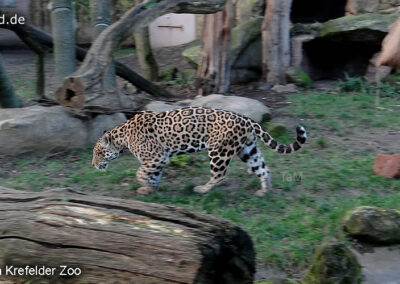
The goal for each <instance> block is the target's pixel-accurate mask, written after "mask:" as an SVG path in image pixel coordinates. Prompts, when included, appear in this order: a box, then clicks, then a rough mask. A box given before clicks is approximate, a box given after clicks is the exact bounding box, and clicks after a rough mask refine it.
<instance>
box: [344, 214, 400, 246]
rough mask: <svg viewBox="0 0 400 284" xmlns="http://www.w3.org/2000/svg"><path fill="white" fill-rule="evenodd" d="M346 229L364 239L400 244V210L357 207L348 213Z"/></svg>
mask: <svg viewBox="0 0 400 284" xmlns="http://www.w3.org/2000/svg"><path fill="white" fill-rule="evenodd" d="M344 230H345V231H346V232H347V233H348V234H349V235H350V236H352V237H354V238H357V239H360V240H363V241H368V242H373V243H379V244H395V243H397V244H400V211H398V210H385V209H379V208H375V207H357V208H355V209H354V210H352V211H351V212H349V213H348V214H347V216H346V218H345V224H344Z"/></svg>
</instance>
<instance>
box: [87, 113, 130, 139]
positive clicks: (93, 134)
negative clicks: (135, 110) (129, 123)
mask: <svg viewBox="0 0 400 284" xmlns="http://www.w3.org/2000/svg"><path fill="white" fill-rule="evenodd" d="M125 121H126V116H125V114H123V113H114V114H111V115H98V116H96V117H95V118H94V119H92V120H91V121H89V125H88V127H89V134H88V140H87V143H88V144H94V143H96V141H97V140H98V139H99V138H100V137H101V136H102V135H103V133H104V131H105V130H111V129H112V128H114V127H115V126H117V125H120V124H121V123H124V122H125Z"/></svg>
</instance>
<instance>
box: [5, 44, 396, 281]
mask: <svg viewBox="0 0 400 284" xmlns="http://www.w3.org/2000/svg"><path fill="white" fill-rule="evenodd" d="M186 47H187V46H181V47H177V48H163V49H160V50H157V51H156V58H157V61H158V63H159V65H160V69H161V70H163V69H165V68H166V67H169V66H172V65H173V66H176V67H177V68H178V69H180V70H183V69H186V68H189V66H188V65H187V64H186V63H185V61H184V60H183V59H182V58H181V55H180V54H181V52H182V50H183V49H184V48H186ZM1 54H2V56H3V59H4V61H5V64H6V68H7V70H8V73H9V74H10V77H11V78H12V80H13V83H14V86H15V87H16V89H17V91H18V93H19V94H21V95H22V96H23V98H24V101H25V102H27V103H26V104H33V103H34V102H33V101H32V100H30V98H32V97H33V94H32V92H33V87H34V83H35V82H34V79H32V78H35V56H34V54H33V53H32V52H30V51H27V50H18V49H15V50H1ZM118 60H120V61H121V62H123V63H125V64H127V65H129V66H130V67H131V68H132V69H134V70H136V71H138V72H139V66H138V63H137V59H136V57H135V55H130V56H124V57H120V58H119V59H118ZM46 77H47V82H46V91H47V93H48V94H50V93H51V92H52V90H54V88H55V87H56V84H55V80H54V63H53V60H52V57H51V54H50V55H49V56H48V57H47V58H46ZM269 87H270V86H268V85H267V84H265V83H262V82H254V83H251V84H247V85H237V86H232V88H231V92H232V94H233V95H238V96H245V97H250V98H254V99H257V100H259V101H261V102H262V103H264V104H265V105H267V106H268V107H270V108H271V109H272V114H273V115H272V120H273V121H274V122H279V123H282V124H284V125H286V126H287V128H288V131H289V135H290V136H291V134H293V129H292V128H293V127H294V126H295V125H296V124H298V123H299V120H300V122H304V123H306V124H307V125H309V126H310V131H309V138H310V139H309V141H308V143H307V145H306V146H307V147H305V151H304V152H305V153H304V154H300V155H297V156H295V158H290V159H289V158H286V156H285V157H282V156H280V157H276V156H274V154H275V153H272V154H270V153H269V152H271V151H269V152H268V153H265V155H266V161H268V163H271V169H272V171H273V172H274V174H275V175H274V178H275V182H276V188H275V190H274V192H273V194H271V196H270V197H269V198H268V200H266V201H265V204H264V201H260V200H258V199H254V198H253V197H252V196H251V193H250V191H252V190H253V188H254V187H255V186H258V185H257V183H254V181H251V180H249V178H248V177H247V176H242V174H243V172H244V170H245V168H244V167H243V165H242V164H240V162H238V163H236V164H235V163H234V165H233V166H232V168H231V169H230V172H231V175H230V176H228V179H227V180H226V182H224V183H222V184H221V185H220V188H219V189H216V190H215V191H213V192H212V193H211V194H210V195H208V196H206V197H204V198H202V197H199V196H197V195H194V194H192V192H191V189H192V185H193V184H200V183H201V182H203V181H204V178H205V177H207V175H208V165H207V157H206V155H204V159H203V158H202V157H203V156H198V158H195V159H194V160H190V162H189V163H193V164H190V165H188V166H186V165H185V166H183V167H180V168H179V167H178V168H177V169H175V168H174V167H169V169H168V170H167V171H166V174H165V177H164V187H165V188H162V189H161V190H160V191H159V192H158V193H157V194H155V195H154V196H153V197H149V198H148V199H144V201H150V202H160V203H167V204H176V205H177V206H184V207H185V206H186V207H188V208H189V209H194V210H198V211H200V212H205V213H210V214H215V215H218V216H221V217H224V218H231V219H232V220H233V221H235V222H238V224H240V225H241V226H244V227H245V228H247V229H248V230H249V231H250V232H251V233H252V235H253V236H254V238H255V242H256V243H257V245H258V249H259V251H260V254H264V255H269V254H275V255H269V256H268V257H269V258H268V260H271V261H272V260H274V259H275V258H278V259H282V260H283V261H286V260H287V259H290V258H291V257H293V256H292V255H291V252H292V251H293V250H295V249H297V248H299V251H300V252H301V253H302V254H299V255H300V256H299V257H298V260H296V261H297V262H299V263H301V265H304V264H303V263H302V259H303V258H304V257H309V254H310V253H311V251H312V249H313V247H314V245H315V244H316V243H317V242H319V239H318V238H317V237H319V236H320V235H325V234H327V231H329V229H327V227H326V224H327V223H329V222H331V223H332V222H334V221H335V222H339V221H337V220H336V219H335V220H334V221H332V219H330V218H332V216H338V217H335V218H337V219H339V217H340V214H341V212H342V211H340V210H343V211H344V210H346V209H347V207H350V206H353V203H357V202H360V205H363V204H364V203H361V202H368V204H373V202H375V203H376V204H378V205H381V203H382V200H381V199H379V198H380V195H382V196H384V195H385V194H387V192H389V193H391V192H392V191H394V189H395V188H397V187H396V186H397V184H395V183H394V182H393V184H392V183H390V182H389V181H382V180H380V179H377V177H375V176H374V175H373V172H372V161H373V157H374V154H376V153H378V152H385V153H393V152H400V143H399V141H400V128H399V127H397V128H389V127H384V128H373V127H365V128H362V127H355V128H351V127H348V126H346V125H345V123H348V122H351V119H349V118H348V117H343V118H340V119H341V120H340V119H339V120H340V121H342V122H343V123H344V126H343V127H344V128H345V130H342V129H339V130H337V131H331V130H330V129H328V128H326V129H324V128H321V127H320V128H318V131H316V129H315V124H319V126H321V125H325V124H324V123H323V122H324V120H326V119H329V117H326V118H321V117H319V118H318V117H317V118H312V117H310V116H308V115H307V114H299V112H298V113H296V114H291V113H285V112H283V109H282V108H283V107H286V106H290V105H291V101H292V99H293V97H291V95H290V94H276V93H272V92H271V91H270V89H269ZM316 87H317V89H313V90H309V91H307V92H309V93H312V92H315V91H321V92H323V93H327V94H328V93H330V92H331V91H332V89H334V88H335V83H332V82H318V83H317V84H316ZM168 88H170V90H171V91H172V92H175V93H176V94H178V95H179V96H181V97H182V98H187V97H194V96H195V95H196V90H195V89H194V88H193V87H192V86H187V85H171V86H170V85H169V86H168ZM305 93H306V92H305ZM399 104H400V103H399ZM355 115H357V113H355ZM313 130H314V132H313ZM343 133H344V134H343ZM317 138H318V139H321V138H323V139H324V141H325V142H324V143H326V144H327V146H324V147H322V145H318V144H317ZM357 152H358V153H357ZM128 156H129V155H126V156H125V155H124V156H123V157H121V159H120V160H119V161H118V163H115V165H113V168H112V169H111V170H112V171H113V172H111V174H110V175H102V174H99V173H97V172H96V173H95V172H94V171H93V169H92V168H91V166H90V152H89V151H86V152H85V151H80V152H79V151H78V152H69V153H53V154H48V155H46V156H42V157H29V156H28V157H0V165H1V166H0V181H1V179H3V181H6V182H10V183H9V184H12V186H14V185H17V186H19V187H21V188H22V189H25V188H27V189H29V190H43V189H51V188H55V187H61V186H72V187H77V188H83V189H84V190H85V189H88V188H92V187H93V188H96V185H94V184H96V183H97V184H98V186H97V187H98V189H97V188H96V192H95V193H96V194H104V195H111V196H117V197H122V198H140V197H138V196H137V194H136V192H135V191H134V189H135V186H136V185H135V178H134V169H136V168H137V162H133V160H132V158H131V157H128ZM365 156H368V157H367V158H365ZM352 160H355V162H354V163H348V161H349V162H351V161H352ZM193 168H194V169H193ZM341 170H343V171H341ZM182 172H184V174H183V177H182ZM185 172H186V173H185ZM285 172H289V173H293V174H296V173H304V175H305V176H304V182H303V184H299V185H298V184H293V183H290V182H288V181H287V180H284V178H283V176H282V177H281V173H285ZM355 177H356V178H355ZM90 178H91V180H89V179H90ZM355 179H358V181H354V182H353V180H355ZM347 180H349V181H347ZM6 184H7V183H6ZM368 187H371V189H370V188H368ZM375 189H376V190H377V191H378V194H377V196H378V197H377V196H375V195H371V196H370V197H368V198H369V199H367V201H363V200H362V201H360V199H359V198H358V197H360V196H366V195H368V192H369V190H375ZM382 189H384V190H386V191H382ZM380 191H382V192H383V193H381V192H380ZM343 196H345V197H346V198H343ZM392 199H393V198H392V196H388V198H387V200H385V202H386V203H387V204H388V205H387V206H391V204H392V203H391V202H392V201H391V200H392ZM346 202H347V203H348V204H347V203H346ZM293 203H296V206H292V205H293ZM332 204H333V205H332ZM231 205H233V206H232V207H229V206H231ZM341 206H342V207H341ZM303 207H304V210H303V209H302V208H303ZM337 208H343V209H340V210H339V209H337ZM224 210H225V211H224ZM236 210H237V211H236ZM335 210H336V211H335ZM331 212H333V213H331ZM338 212H339V213H338ZM330 214H332V215H330ZM324 216H325V217H324ZM303 217H304V218H303ZM310 218H311V219H313V223H308V222H310ZM324 218H325V219H324ZM288 220H289V221H288ZM240 222H242V223H240ZM319 223H321V224H319ZM271 224H272V225H271ZM285 224H286V227H282V226H285ZM270 225H271V226H270ZM263 226H264V227H263ZM297 226H304V227H302V228H301V229H299V230H298V231H296V230H294V229H295V228H297ZM314 226H315V228H314ZM260 228H261V229H260ZM292 230H293V231H292ZM306 230H310V231H309V232H308V231H307V234H308V235H307V234H303V235H300V236H298V237H296V234H298V233H299V232H302V231H306ZM270 232H273V233H270ZM288 232H289V233H288ZM290 232H291V233H292V234H293V235H294V237H292V236H291V235H290ZM286 233H287V234H288V235H286ZM316 234H317V237H316ZM270 235H271V236H270ZM264 238H265V239H266V241H264ZM297 242H299V244H298V243H297ZM307 242H309V243H310V244H308V243H307ZM303 255H304V256H303ZM266 258H267V256H266ZM291 261H292V262H295V261H294V260H291ZM301 267H303V266H301ZM287 274H289V275H290V276H292V277H293V276H299V275H301V271H300V272H299V270H298V269H297V268H295V269H293V272H292V268H290V267H289V268H288V267H287V266H286V267H285V269H284V270H281V269H275V268H271V267H270V266H269V265H267V264H266V263H265V262H259V267H258V271H257V276H256V278H257V279H267V278H284V277H286V275H287ZM295 278H299V277H295Z"/></svg>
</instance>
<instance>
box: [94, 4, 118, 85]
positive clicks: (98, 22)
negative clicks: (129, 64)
mask: <svg viewBox="0 0 400 284" xmlns="http://www.w3.org/2000/svg"><path fill="white" fill-rule="evenodd" d="M90 11H91V19H92V27H93V41H94V40H95V39H96V38H97V37H98V36H99V35H100V33H101V32H102V31H104V30H105V29H106V28H108V27H109V26H110V25H111V13H110V1H109V0H90ZM102 86H103V89H105V90H109V89H113V88H115V86H116V79H115V64H114V62H113V61H111V63H110V66H109V67H108V68H107V70H106V71H105V72H104V75H103V78H102Z"/></svg>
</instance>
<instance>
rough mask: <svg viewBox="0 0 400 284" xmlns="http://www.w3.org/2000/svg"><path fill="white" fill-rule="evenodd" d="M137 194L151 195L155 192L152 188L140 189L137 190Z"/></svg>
mask: <svg viewBox="0 0 400 284" xmlns="http://www.w3.org/2000/svg"><path fill="white" fill-rule="evenodd" d="M136 192H137V193H138V194H140V195H149V194H150V193H152V192H153V189H152V188H151V187H144V186H143V187H140V188H138V189H137V190H136Z"/></svg>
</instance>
